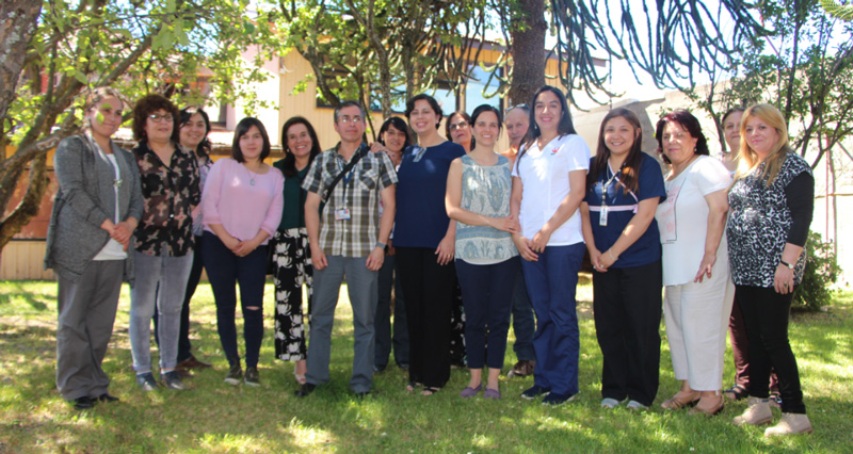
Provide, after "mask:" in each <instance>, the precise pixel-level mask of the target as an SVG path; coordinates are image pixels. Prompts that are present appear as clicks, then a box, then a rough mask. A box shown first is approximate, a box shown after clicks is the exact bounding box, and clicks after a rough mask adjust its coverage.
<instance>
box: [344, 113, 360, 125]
mask: <svg viewBox="0 0 853 454" xmlns="http://www.w3.org/2000/svg"><path fill="white" fill-rule="evenodd" d="M338 121H340V122H341V123H343V124H349V123H361V122H363V121H364V119H362V118H361V116H360V115H356V116H354V117H350V116H349V115H342V116H341V117H339V118H338Z"/></svg>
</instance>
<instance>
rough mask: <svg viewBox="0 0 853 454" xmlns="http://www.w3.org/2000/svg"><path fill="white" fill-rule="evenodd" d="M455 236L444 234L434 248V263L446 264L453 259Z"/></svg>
mask: <svg viewBox="0 0 853 454" xmlns="http://www.w3.org/2000/svg"><path fill="white" fill-rule="evenodd" d="M455 248H456V238H454V237H451V236H449V235H445V236H444V238H442V239H441V242H439V243H438V247H437V248H435V255H437V256H438V257H436V260H435V261H436V263H438V264H439V265H447V264H448V263H450V261H451V260H453V255H454V254H455V253H456V250H455Z"/></svg>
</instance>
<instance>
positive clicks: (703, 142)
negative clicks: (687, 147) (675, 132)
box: [655, 110, 711, 164]
mask: <svg viewBox="0 0 853 454" xmlns="http://www.w3.org/2000/svg"><path fill="white" fill-rule="evenodd" d="M669 122H673V123H678V124H679V125H680V126H681V127H682V128H684V129H685V130H687V133H688V134H690V136H691V137H693V138H694V139H698V140H697V142H696V150H694V153H696V154H697V155H705V156H709V155H710V154H711V152H710V150H708V139H706V138H705V134H702V125H700V124H699V120H698V119H696V117H694V116H693V114H692V113H690V112H688V111H686V110H676V111H675V112H670V113H668V114H666V115H664V116H663V117H661V119H660V120H658V124H657V127H656V128H655V138H656V139H657V141H658V153H660V155H661V159H663V162H665V163H667V164H672V162H670V160H669V158H667V157H666V154H665V153H664V152H663V128H665V127H666V124H667V123H669Z"/></svg>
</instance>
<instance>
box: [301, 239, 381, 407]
mask: <svg viewBox="0 0 853 454" xmlns="http://www.w3.org/2000/svg"><path fill="white" fill-rule="evenodd" d="M326 260H327V261H328V266H326V268H323V269H322V270H316V269H315V270H314V295H313V298H314V299H313V301H312V303H311V321H310V324H311V332H310V339H309V342H308V374H307V375H306V380H307V382H308V383H311V384H314V385H321V384H323V383H327V382H328V381H329V358H330V353H331V352H330V351H331V347H332V327H333V325H334V322H335V307H336V306H337V305H338V295H339V293H340V290H341V283H343V280H344V276H346V281H347V290H348V292H349V300H350V304H351V305H352V324H353V331H354V333H355V345H354V349H353V350H354V354H353V359H352V378H351V379H350V383H349V384H350V389H352V390H353V392H356V393H363V392H368V391H370V389H371V388H372V387H373V355H374V348H375V347H374V342H375V330H374V326H373V318H374V316H375V315H376V296H377V291H376V288H377V286H376V283H377V277H378V276H379V272H378V271H370V270H368V269H367V265H366V264H365V261H366V260H367V257H342V256H338V255H329V256H326Z"/></svg>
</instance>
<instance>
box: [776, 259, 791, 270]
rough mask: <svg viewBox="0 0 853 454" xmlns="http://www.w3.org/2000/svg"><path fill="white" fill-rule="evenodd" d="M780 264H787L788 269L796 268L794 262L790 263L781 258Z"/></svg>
mask: <svg viewBox="0 0 853 454" xmlns="http://www.w3.org/2000/svg"><path fill="white" fill-rule="evenodd" d="M779 264H780V265H782V266H787V267H788V269H792V270H793V269H794V265H793V264H791V263H788V262H786V261H784V260H779Z"/></svg>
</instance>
